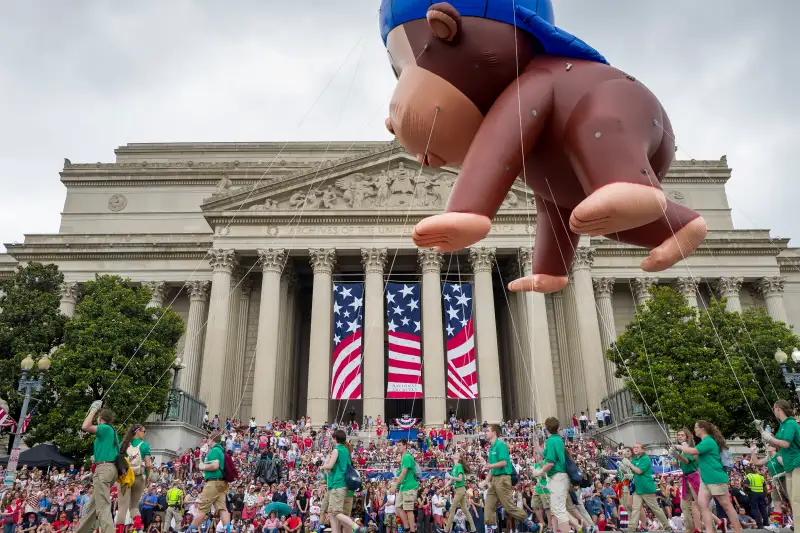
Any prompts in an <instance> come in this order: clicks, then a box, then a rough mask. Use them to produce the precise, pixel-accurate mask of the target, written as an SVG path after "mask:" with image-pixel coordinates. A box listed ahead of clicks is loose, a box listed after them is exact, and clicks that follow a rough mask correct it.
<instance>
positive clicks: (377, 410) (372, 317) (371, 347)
mask: <svg viewBox="0 0 800 533" xmlns="http://www.w3.org/2000/svg"><path fill="white" fill-rule="evenodd" d="M387 254H388V250H387V249H386V248H362V249H361V263H362V264H363V265H364V332H363V335H364V380H363V383H364V396H363V397H364V410H363V411H364V415H367V416H372V417H374V418H376V419H377V418H378V417H380V418H381V420H386V416H385V413H384V397H385V394H384V391H385V390H386V383H385V381H386V380H385V375H386V372H385V368H386V353H385V348H384V341H385V337H386V332H385V329H386V328H385V327H384V321H385V319H386V313H385V312H384V307H383V287H384V283H383V269H384V267H385V265H386V256H387Z"/></svg>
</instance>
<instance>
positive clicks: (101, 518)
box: [76, 400, 119, 533]
mask: <svg viewBox="0 0 800 533" xmlns="http://www.w3.org/2000/svg"><path fill="white" fill-rule="evenodd" d="M102 406H103V402H102V401H100V400H97V401H95V402H94V403H92V406H91V408H90V409H89V413H88V414H87V415H86V418H85V419H84V420H83V424H81V429H82V430H83V431H85V432H87V433H94V434H95V438H94V474H93V475H92V487H93V489H94V491H93V493H92V498H91V499H90V500H89V503H87V504H86V508H85V509H84V512H83V519H82V520H81V522H80V524H79V525H78V529H76V532H77V533H90V532H91V531H92V529H93V527H94V523H95V521H97V523H98V524H99V526H100V531H101V532H102V533H112V532H113V531H114V517H113V516H112V514H111V486H112V485H114V483H115V482H116V481H117V477H118V476H119V473H118V472H117V467H116V466H115V465H114V460H115V459H116V458H117V455H118V454H119V438H118V437H117V432H116V431H115V430H114V428H113V427H111V424H112V423H113V422H114V412H113V411H112V410H111V409H101V407H102ZM95 418H97V425H95V424H94V423H93V422H94V421H95Z"/></svg>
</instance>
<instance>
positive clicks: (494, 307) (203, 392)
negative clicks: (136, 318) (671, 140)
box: [0, 142, 800, 424]
mask: <svg viewBox="0 0 800 533" xmlns="http://www.w3.org/2000/svg"><path fill="white" fill-rule="evenodd" d="M456 173H457V169H440V170H431V169H425V170H422V171H421V170H420V169H419V167H418V165H417V164H416V162H415V161H414V159H413V158H412V157H411V156H410V155H409V154H407V153H406V152H405V151H404V150H403V149H402V148H401V147H400V146H399V145H397V144H395V143H386V142H360V143H252V144H239V143H187V144H184V143H174V144H173V143H170V144H129V145H126V146H122V147H120V148H118V149H117V150H116V162H114V163H89V164H84V163H81V164H75V163H72V162H70V161H69V160H65V161H64V168H63V170H62V172H61V183H62V184H63V186H64V187H66V190H67V196H66V201H65V204H64V210H63V213H62V217H61V226H60V228H59V231H58V233H55V234H46V235H26V237H25V241H24V243H21V244H20V243H14V244H7V245H6V247H7V249H8V254H7V255H4V256H3V255H0V276H2V275H10V273H11V272H12V270H13V269H14V268H15V266H16V264H17V263H25V262H28V261H41V262H54V263H56V264H58V265H59V267H60V268H61V270H62V271H63V272H64V274H65V277H66V280H67V281H66V283H65V284H64V287H63V298H62V307H61V308H62V311H63V312H64V313H65V314H66V315H71V314H72V313H74V311H75V306H76V304H77V303H78V302H79V301H80V297H81V296H80V295H81V283H82V282H84V281H86V280H88V279H91V278H92V277H93V276H94V275H95V274H96V273H111V274H118V275H120V276H123V277H125V278H130V279H131V280H132V282H134V283H142V284H146V285H147V286H148V287H149V288H150V290H151V291H152V302H151V303H152V305H153V306H159V307H161V306H167V305H169V306H171V307H172V308H173V309H174V310H175V311H177V312H178V313H179V314H181V316H183V317H184V319H185V320H186V334H185V336H184V338H183V340H182V341H181V345H180V349H181V351H182V353H183V359H184V361H185V362H186V368H185V370H183V371H182V372H181V373H180V375H179V382H180V387H181V389H182V390H183V391H184V392H185V393H187V394H190V395H195V396H198V397H200V398H201V399H202V400H203V401H204V402H205V403H206V404H207V406H208V410H209V412H210V414H211V415H212V416H213V415H214V414H215V413H219V414H220V415H221V416H222V417H223V418H224V417H225V416H230V415H236V416H238V417H240V418H242V419H247V418H248V417H250V416H251V415H252V416H255V417H256V419H257V420H258V421H259V422H264V421H266V420H267V419H270V418H273V417H289V418H293V417H298V416H300V415H304V414H307V415H310V416H311V417H312V419H313V421H314V422H315V423H321V422H322V421H324V420H332V419H334V418H341V417H343V416H345V414H346V413H349V412H350V410H351V409H355V410H356V412H357V416H361V414H362V413H365V414H371V415H373V416H377V415H381V416H382V417H383V418H384V419H386V418H387V417H397V416H400V415H402V414H411V415H413V416H417V417H423V418H424V420H425V422H426V423H428V424H437V423H441V422H442V421H443V420H444V419H445V417H446V416H447V413H448V412H449V411H451V410H456V411H458V413H459V415H460V416H478V417H479V418H481V419H485V420H489V421H495V420H499V419H501V418H503V417H505V418H509V417H523V416H533V417H535V418H536V419H537V420H543V418H544V417H545V416H548V415H551V414H554V413H557V414H558V415H559V416H560V417H562V418H563V417H567V416H572V414H573V413H579V412H580V411H586V410H589V411H590V412H592V413H593V412H594V410H595V408H597V407H599V406H600V404H601V401H602V400H603V398H605V397H607V396H608V395H609V393H612V392H614V391H616V390H618V389H619V387H620V382H619V381H618V380H617V379H616V378H614V376H613V368H611V366H610V363H609V362H607V361H606V360H605V359H604V357H603V353H604V351H605V349H606V348H608V347H609V346H610V345H611V344H612V342H613V341H614V339H615V338H616V335H617V334H618V333H619V332H621V331H622V330H623V329H624V328H625V326H626V324H627V323H628V322H629V321H630V320H631V319H632V316H633V312H634V309H635V306H636V305H641V304H642V303H644V302H645V301H646V299H647V297H648V292H647V289H648V288H649V287H650V286H651V285H653V284H671V285H673V286H675V287H677V288H678V289H679V290H680V291H681V292H682V293H683V294H685V295H686V298H687V300H688V301H689V302H690V303H691V304H692V305H695V306H703V305H706V304H707V302H708V301H709V299H710V298H712V297H714V296H715V295H718V296H724V297H726V298H727V299H728V300H727V301H728V306H729V308H730V309H734V310H739V309H742V308H744V307H748V306H765V307H766V309H767V311H768V312H769V313H770V314H771V315H772V316H773V317H774V318H776V319H779V320H782V321H786V322H788V323H789V324H791V325H798V324H800V298H799V297H798V292H800V274H798V272H799V271H800V269H799V268H798V262H800V257H798V251H797V250H796V249H790V248H788V247H787V245H788V239H776V238H771V237H770V236H769V233H768V231H767V230H737V229H734V227H733V223H732V220H731V215H730V208H729V206H728V203H727V198H726V194H725V183H726V181H727V180H728V179H729V178H730V176H731V169H730V168H729V167H728V165H727V161H726V159H725V157H723V158H722V159H721V160H719V161H676V162H675V163H674V164H673V166H672V169H671V170H670V172H669V175H668V177H667V178H666V179H665V180H664V183H663V186H664V189H665V191H666V192H667V195H668V197H669V198H671V199H673V200H675V201H677V202H682V203H683V202H685V203H686V204H687V205H690V206H691V207H693V208H694V209H696V210H697V211H699V212H700V213H701V214H702V215H703V216H704V217H705V219H706V220H707V221H708V224H709V227H710V230H711V231H710V234H709V237H708V239H707V241H706V243H705V244H704V245H703V247H702V248H701V249H700V250H699V251H698V252H697V253H695V254H694V255H693V256H692V257H691V258H689V260H688V261H687V262H686V263H681V264H679V265H677V266H675V267H674V268H671V269H669V270H668V271H666V272H662V273H659V274H658V275H652V274H646V273H644V272H643V271H642V270H641V269H640V268H639V266H638V265H639V262H640V261H641V260H642V258H643V257H644V256H645V252H644V250H641V249H638V248H635V247H632V246H627V245H623V244H619V243H616V242H611V241H608V240H605V239H603V238H592V239H589V238H585V239H584V240H582V241H581V244H580V248H579V250H578V252H577V255H576V259H575V262H574V266H573V269H572V275H571V282H570V283H569V285H568V286H567V287H566V288H565V289H564V290H563V291H562V292H560V293H556V294H553V295H546V296H545V295H541V294H533V293H530V294H514V293H509V292H507V291H506V290H505V286H506V284H507V283H508V281H509V280H511V279H514V278H515V277H517V276H518V275H519V274H520V272H522V273H525V272H529V271H530V268H531V254H530V247H531V245H532V244H533V243H534V242H535V238H536V236H535V230H534V225H535V218H536V213H535V208H534V207H532V205H531V200H532V198H531V196H530V194H529V192H528V191H527V190H526V189H525V188H524V186H523V185H522V184H520V183H519V182H518V183H517V185H516V186H515V187H514V189H513V191H512V192H511V193H510V194H509V195H508V198H507V199H506V202H505V204H504V206H503V208H502V209H501V210H500V213H499V214H498V216H497V218H496V219H495V224H494V227H493V230H492V232H491V234H490V235H489V236H488V237H487V238H486V239H485V240H484V241H483V242H481V243H479V244H478V245H476V246H475V247H473V248H471V249H469V250H463V251H461V252H460V253H457V254H445V255H442V254H438V253H435V252H433V251H431V250H417V249H416V248H415V247H414V245H413V243H412V242H411V239H410V233H411V229H412V227H413V225H414V224H415V223H416V222H417V221H418V220H420V219H421V218H423V217H425V216H427V215H430V214H434V213H437V212H440V211H441V209H442V207H443V205H444V204H445V202H446V200H447V197H448V194H449V190H450V187H451V185H452V183H453V180H454V178H455V176H456ZM53 185H54V186H55V182H54V184H53ZM445 280H446V281H450V282H454V283H455V282H462V283H473V284H474V319H475V322H476V327H475V337H476V339H475V346H476V356H477V367H478V379H479V392H480V397H479V398H478V399H477V400H474V401H466V400H460V401H459V400H450V399H447V398H446V390H445V386H446V366H445V347H444V343H443V340H442V339H443V337H442V327H443V326H442V311H443V310H442V297H441V283H442V282H443V281H445ZM344 281H346V282H362V281H363V282H364V283H365V291H364V306H365V315H364V316H365V320H364V335H363V337H364V343H363V350H364V357H363V361H364V362H363V391H364V392H363V396H364V399H363V400H351V401H350V402H347V403H346V404H345V402H344V401H331V400H330V399H329V392H328V391H329V390H330V379H331V338H332V326H333V314H332V305H333V298H332V286H333V284H334V283H337V282H344ZM386 281H399V282H403V283H421V285H422V297H421V299H422V303H421V306H422V307H421V309H422V327H421V329H422V351H423V357H424V365H423V391H424V394H423V395H424V398H422V399H419V400H392V401H388V400H385V399H384V398H385V390H386V367H387V365H386V359H387V353H386V333H385V331H386V324H385V318H384V317H385V316H386V315H385V307H384V300H385V299H384V283H385V282H386Z"/></svg>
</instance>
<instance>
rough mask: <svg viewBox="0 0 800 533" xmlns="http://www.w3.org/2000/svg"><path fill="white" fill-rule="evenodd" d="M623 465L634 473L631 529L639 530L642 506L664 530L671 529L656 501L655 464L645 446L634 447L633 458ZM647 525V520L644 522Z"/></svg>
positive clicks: (626, 460)
mask: <svg viewBox="0 0 800 533" xmlns="http://www.w3.org/2000/svg"><path fill="white" fill-rule="evenodd" d="M622 462H623V464H625V466H627V467H628V468H630V469H631V470H632V471H633V485H634V489H633V506H632V508H631V518H630V522H629V529H630V530H631V531H637V530H638V529H639V518H640V516H641V513H642V505H646V506H647V507H648V508H649V509H650V512H652V513H653V516H654V517H655V518H656V519H657V520H658V521H659V522H660V523H661V527H662V528H664V529H668V528H669V521H668V520H667V516H666V515H665V514H664V510H663V509H662V508H661V506H660V505H659V504H658V500H657V499H656V492H657V490H658V489H657V488H656V483H655V481H653V463H652V462H651V461H650V456H649V455H647V454H646V453H644V446H643V445H642V443H641V442H637V443H635V444H634V445H633V457H631V458H630V459H628V458H625V459H623V460H622ZM644 523H645V526H646V525H647V518H645V520H644Z"/></svg>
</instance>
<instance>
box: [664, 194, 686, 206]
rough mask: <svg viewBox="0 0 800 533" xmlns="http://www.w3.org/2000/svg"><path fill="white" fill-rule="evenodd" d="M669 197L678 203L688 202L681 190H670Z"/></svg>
mask: <svg viewBox="0 0 800 533" xmlns="http://www.w3.org/2000/svg"><path fill="white" fill-rule="evenodd" d="M667 198H669V199H670V200H672V201H673V202H675V203H676V204H681V205H684V204H686V197H685V196H684V195H683V193H682V192H681V191H669V192H668V193H667Z"/></svg>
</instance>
